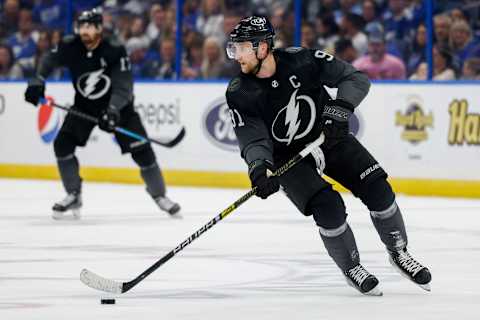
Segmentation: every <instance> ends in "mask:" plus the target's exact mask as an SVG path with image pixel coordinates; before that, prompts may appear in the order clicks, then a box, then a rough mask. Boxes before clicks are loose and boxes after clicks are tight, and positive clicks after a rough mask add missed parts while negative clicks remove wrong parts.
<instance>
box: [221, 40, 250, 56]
mask: <svg viewBox="0 0 480 320" xmlns="http://www.w3.org/2000/svg"><path fill="white" fill-rule="evenodd" d="M226 50H227V57H228V58H229V59H236V58H237V57H238V56H239V55H248V54H250V53H254V50H253V45H252V43H251V42H250V41H248V42H232V41H229V42H227V48H226Z"/></svg>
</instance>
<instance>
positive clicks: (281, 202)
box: [0, 180, 480, 320]
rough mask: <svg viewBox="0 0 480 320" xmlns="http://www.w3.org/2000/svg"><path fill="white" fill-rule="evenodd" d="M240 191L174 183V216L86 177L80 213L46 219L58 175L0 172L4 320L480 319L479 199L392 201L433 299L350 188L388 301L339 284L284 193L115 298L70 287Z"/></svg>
mask: <svg viewBox="0 0 480 320" xmlns="http://www.w3.org/2000/svg"><path fill="white" fill-rule="evenodd" d="M245 192H246V190H218V189H197V188H170V190H169V195H170V196H171V198H172V199H175V200H177V201H179V202H180V203H181V205H182V207H183V211H182V213H183V215H184V219H183V220H172V219H169V218H168V217H167V216H166V215H165V214H163V213H161V212H159V211H158V209H157V208H156V207H155V206H154V204H153V202H152V201H151V200H150V199H149V198H148V196H147V194H146V192H145V191H144V188H143V187H142V186H139V185H110V184H92V183H85V184H84V192H83V200H84V207H83V210H82V213H83V218H82V220H81V221H53V220H52V219H51V218H50V214H51V212H50V207H51V205H52V204H53V203H54V202H55V201H57V200H59V199H61V198H62V197H63V196H64V194H63V190H62V188H61V185H60V183H59V182H53V181H52V182H46V181H27V180H23V181H22V180H0V319H1V320H17V319H41V320H55V319H62V320H63V319H68V320H76V319H78V320H80V319H81V320H85V319H90V320H94V319H116V320H123V319H134V320H141V319H163V320H166V319H175V320H184V319H208V320H216V319H222V320H225V319H228V320H236V319H262V320H263V319H271V320H283V319H285V320H300V319H319V320H320V319H321V320H327V319H349V320H350V319H385V320H396V319H398V320H406V319H435V320H442V319H448V320H451V319H455V320H464V319H480V313H479V307H480V200H465V199H444V198H416V197H405V196H399V197H398V199H397V201H398V203H399V205H400V207H401V208H402V211H403V214H404V218H405V220H406V225H407V229H408V233H409V241H410V248H411V252H412V253H413V254H414V256H415V257H416V258H417V259H418V260H420V261H421V262H423V263H424V264H426V265H427V266H428V267H430V270H431V271H432V274H433V281H432V292H431V293H427V292H425V291H423V290H421V289H420V288H418V287H416V286H415V285H414V284H412V283H410V282H409V281H407V280H406V279H404V278H402V277H401V276H400V275H398V274H397V273H396V272H395V271H394V270H393V269H392V268H391V267H390V265H389V264H388V262H387V257H386V254H385V251H384V249H383V247H382V244H381V243H380V241H379V238H378V235H377V234H376V232H375V229H374V228H373V225H372V223H371V221H370V218H369V216H368V212H367V210H366V208H364V207H363V205H362V204H361V203H360V202H359V201H358V200H356V199H354V198H353V197H351V196H348V195H345V196H344V197H345V202H346V205H347V208H348V212H349V218H348V219H349V222H350V225H351V227H352V229H353V231H354V233H355V236H356V239H357V244H358V247H359V250H360V254H361V258H362V261H363V264H364V265H365V267H366V268H367V269H368V270H369V271H370V272H372V273H374V274H375V275H376V276H377V277H378V278H379V280H380V283H381V288H382V290H383V292H384V296H383V297H366V296H362V295H360V294H359V293H358V292H356V291H355V290H354V289H352V288H351V287H349V286H347V285H346V283H345V282H344V279H343V277H342V275H341V273H340V272H339V270H338V269H337V268H336V266H335V265H334V264H333V262H332V261H331V259H330V258H329V256H328V255H327V253H326V251H325V248H324V247H323V244H322V242H321V240H320V237H319V235H318V231H317V228H316V227H315V225H314V223H313V220H312V218H309V217H307V218H305V217H303V216H302V215H301V214H300V213H298V212H297V211H296V210H295V208H294V207H293V206H292V205H291V204H290V203H289V201H288V200H287V199H286V198H285V197H284V196H283V195H281V194H279V195H275V196H273V197H271V198H269V199H268V200H266V201H261V200H258V199H251V200H249V201H248V202H247V203H245V204H244V205H243V206H241V207H240V208H239V209H237V210H235V211H234V212H233V213H232V214H231V215H230V216H228V217H227V218H226V219H225V220H222V221H221V222H219V223H218V224H217V225H216V226H214V227H213V228H212V229H210V230H209V231H207V232H206V233H204V234H203V235H202V236H201V237H200V238H199V239H197V240H196V241H194V242H193V243H192V244H191V245H190V246H188V247H187V248H185V249H184V250H183V251H181V252H180V253H179V254H178V255H177V256H175V257H173V258H172V259H171V260H170V261H168V262H167V263H166V264H165V265H163V266H162V267H160V268H159V269H158V270H157V271H156V272H154V273H153V274H152V275H151V276H150V277H148V278H146V279H145V280H144V281H143V282H141V283H140V284H139V285H138V286H137V287H135V288H133V289H132V290H131V291H130V292H127V293H125V294H123V295H121V296H116V297H115V298H116V299H117V301H116V302H117V303H116V305H101V304H100V298H102V297H111V296H109V295H108V294H102V293H100V292H97V291H95V290H93V289H90V288H88V287H86V286H85V285H83V284H82V283H81V282H80V281H79V273H80V270H81V269H82V268H84V267H87V268H89V269H91V270H92V271H94V272H97V273H99V274H101V275H103V276H105V277H108V278H112V279H115V280H120V281H128V280H130V279H132V278H134V277H136V276H137V275H138V274H140V273H141V272H143V271H144V270H145V269H146V268H147V267H149V266H150V265H151V264H153V263H154V262H155V261H156V260H157V259H159V258H161V257H162V256H163V255H165V254H167V253H168V252H169V251H170V250H172V249H173V248H174V247H176V246H177V245H178V244H179V243H180V242H182V241H183V240H184V239H186V238H187V237H188V236H189V235H190V234H191V233H193V232H194V231H196V230H197V229H198V228H200V227H201V226H202V225H204V224H205V223H206V222H207V221H209V220H210V219H211V218H213V217H214V216H216V215H217V214H218V213H220V212H221V211H222V210H223V209H225V208H226V207H227V206H228V205H230V204H231V203H232V202H233V201H234V200H236V199H237V198H238V197H240V196H241V195H242V194H243V193H245Z"/></svg>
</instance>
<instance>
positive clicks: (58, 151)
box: [53, 131, 77, 159]
mask: <svg viewBox="0 0 480 320" xmlns="http://www.w3.org/2000/svg"><path fill="white" fill-rule="evenodd" d="M76 147H77V145H76V142H75V138H74V137H73V136H72V135H70V134H68V133H66V132H62V131H60V132H59V134H58V135H57V137H56V138H55V141H54V142H53V150H54V152H55V157H57V159H61V158H64V157H67V156H69V155H71V154H73V153H74V152H75V148H76Z"/></svg>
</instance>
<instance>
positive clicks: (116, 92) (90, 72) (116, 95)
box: [37, 35, 133, 112]
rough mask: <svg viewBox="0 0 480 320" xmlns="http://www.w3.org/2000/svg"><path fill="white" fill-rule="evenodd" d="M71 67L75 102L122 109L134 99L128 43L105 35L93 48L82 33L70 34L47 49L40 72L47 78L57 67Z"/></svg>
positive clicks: (85, 106)
mask: <svg viewBox="0 0 480 320" xmlns="http://www.w3.org/2000/svg"><path fill="white" fill-rule="evenodd" d="M60 66H64V67H67V68H68V70H69V71H70V74H71V77H72V84H73V86H74V88H75V105H76V106H82V107H84V108H87V109H89V110H92V111H93V112H95V111H99V110H101V109H103V108H106V107H108V106H109V105H113V106H114V107H116V108H118V109H121V108H123V107H124V106H126V105H128V104H129V103H132V102H133V77H132V73H131V65H130V60H129V58H128V55H127V52H126V50H125V47H124V46H123V45H121V44H120V43H118V42H117V41H116V40H114V39H111V38H104V39H102V41H101V42H100V44H99V45H98V46H97V47H96V48H95V49H93V50H92V51H89V50H88V49H87V48H86V47H85V46H84V44H83V43H82V40H81V39H80V36H78V35H76V36H66V37H64V38H63V39H62V41H61V42H60V44H59V45H58V46H57V47H55V48H53V49H52V50H51V51H50V52H49V53H47V54H46V55H45V56H44V57H43V58H42V60H41V61H40V64H39V66H38V69H37V74H38V75H39V76H41V77H43V78H45V79H46V78H47V77H48V75H49V74H50V73H51V72H52V70H53V69H54V68H55V67H60Z"/></svg>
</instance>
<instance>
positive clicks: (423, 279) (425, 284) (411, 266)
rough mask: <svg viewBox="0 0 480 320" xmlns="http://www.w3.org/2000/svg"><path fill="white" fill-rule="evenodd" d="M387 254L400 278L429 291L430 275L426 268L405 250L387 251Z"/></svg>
mask: <svg viewBox="0 0 480 320" xmlns="http://www.w3.org/2000/svg"><path fill="white" fill-rule="evenodd" d="M388 253H389V255H390V258H389V260H390V263H391V264H392V266H393V267H394V268H395V269H396V270H397V271H398V272H399V273H400V274H401V275H402V276H404V277H405V278H407V279H409V280H410V281H413V282H414V283H415V284H417V285H418V286H419V287H420V288H422V289H424V290H426V291H430V281H431V280H432V275H431V274H430V271H429V270H428V269H427V267H424V266H423V265H421V264H420V262H418V261H417V260H415V259H414V258H413V257H412V256H411V255H410V253H409V252H408V251H407V249H406V248H405V249H403V250H400V251H390V250H388Z"/></svg>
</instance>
